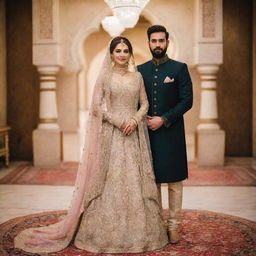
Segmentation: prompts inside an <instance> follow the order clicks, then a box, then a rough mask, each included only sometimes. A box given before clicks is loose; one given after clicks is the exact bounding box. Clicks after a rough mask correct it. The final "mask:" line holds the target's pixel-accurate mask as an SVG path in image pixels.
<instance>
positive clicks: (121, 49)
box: [111, 43, 130, 66]
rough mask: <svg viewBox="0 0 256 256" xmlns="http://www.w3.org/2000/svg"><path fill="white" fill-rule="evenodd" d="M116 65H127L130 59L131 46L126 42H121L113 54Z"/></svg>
mask: <svg viewBox="0 0 256 256" xmlns="http://www.w3.org/2000/svg"><path fill="white" fill-rule="evenodd" d="M111 56H112V59H113V61H114V62H115V65H117V66H125V65H126V63H128V61H129V59H130V52H129V48H128V46H127V45H126V44H125V43H119V44H118V45H117V46H116V48H115V49H114V51H113V53H112V54H111Z"/></svg>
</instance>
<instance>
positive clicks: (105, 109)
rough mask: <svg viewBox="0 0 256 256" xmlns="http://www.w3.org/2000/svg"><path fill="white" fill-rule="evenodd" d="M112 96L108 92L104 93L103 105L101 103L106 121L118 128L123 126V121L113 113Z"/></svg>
mask: <svg viewBox="0 0 256 256" xmlns="http://www.w3.org/2000/svg"><path fill="white" fill-rule="evenodd" d="M109 98H110V96H109V95H108V94H107V93H104V94H103V98H102V105H101V110H102V113H103V120H104V121H106V122H109V123H110V124H112V125H114V126H116V127H117V128H119V129H120V128H121V126H122V125H123V122H122V121H121V120H119V119H118V118H117V117H116V118H114V116H113V114H112V113H111V111H110V100H109Z"/></svg>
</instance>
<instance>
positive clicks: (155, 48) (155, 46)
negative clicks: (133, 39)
mask: <svg viewBox="0 0 256 256" xmlns="http://www.w3.org/2000/svg"><path fill="white" fill-rule="evenodd" d="M148 43H149V48H150V51H151V53H152V55H153V57H154V58H156V59H160V58H162V57H163V56H164V55H165V53H166V51H167V48H168V44H169V40H166V37H165V33H164V32H155V33H152V34H151V35H150V40H149V42H148Z"/></svg>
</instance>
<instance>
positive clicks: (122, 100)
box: [15, 37, 168, 253]
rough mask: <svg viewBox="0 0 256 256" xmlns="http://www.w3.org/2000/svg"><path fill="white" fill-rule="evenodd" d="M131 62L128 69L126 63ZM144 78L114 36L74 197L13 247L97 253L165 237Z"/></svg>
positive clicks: (145, 246)
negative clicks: (54, 219) (59, 215)
mask: <svg viewBox="0 0 256 256" xmlns="http://www.w3.org/2000/svg"><path fill="white" fill-rule="evenodd" d="M131 69H133V71H131ZM147 111H148V101H147V97H146V93H145V88H144V84H143V79H142V77H141V75H140V73H139V72H135V71H134V61H133V50H132V45H131V43H130V41H129V40H128V39H127V38H125V37H115V38H114V39H113V40H112V41H111V43H110V46H109V48H108V51H107V54H106V57H105V59H104V62H103V65H102V68H101V69H100V74H99V76H98V79H97V82H96V84H95V88H94V93H93V99H92V105H91V108H90V113H89V119H88V123H87V131H86V138H87V140H86V143H85V146H84V150H83V155H82V158H81V159H82V160H81V163H80V165H79V169H78V174H77V178H76V183H75V189H74V193H73V198H72V201H71V205H70V208H69V211H68V214H67V216H66V217H65V218H64V219H63V220H61V221H60V222H58V223H56V224H53V225H50V226H45V227H40V228H29V229H26V230H24V231H22V232H21V233H19V234H18V235H17V236H16V237H15V247H16V248H20V249H22V250H24V251H27V252H32V253H49V252H56V251H60V250H62V249H64V248H65V247H67V246H68V245H69V243H70V242H71V240H74V245H75V246H76V247H77V248H80V249H83V250H87V251H90V252H96V253H136V252H144V251H151V250H155V249H160V248H162V247H164V246H165V245H166V244H167V243H168V238H167V234H166V231H165V228H164V226H163V219H162V212H161V210H162V209H161V204H160V202H159V195H158V190H157V187H156V184H155V179H154V175H153V170H152V163H151V155H150V148H149V141H148V134H147V127H146V121H145V116H146V114H147Z"/></svg>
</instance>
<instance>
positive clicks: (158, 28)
mask: <svg viewBox="0 0 256 256" xmlns="http://www.w3.org/2000/svg"><path fill="white" fill-rule="evenodd" d="M156 32H164V33H165V38H166V40H168V38H169V33H168V32H167V30H166V28H165V27H164V26H162V25H153V26H151V27H149V28H148V30H147V34H148V40H150V36H151V34H153V33H156Z"/></svg>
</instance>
